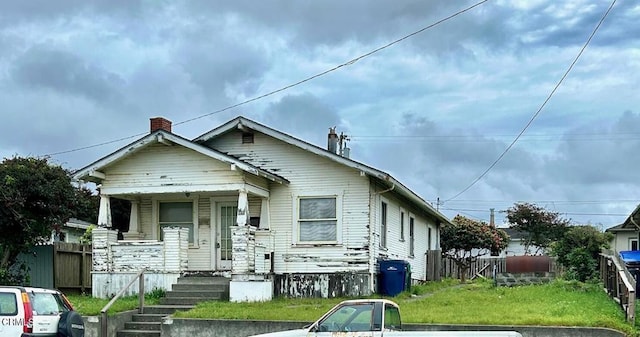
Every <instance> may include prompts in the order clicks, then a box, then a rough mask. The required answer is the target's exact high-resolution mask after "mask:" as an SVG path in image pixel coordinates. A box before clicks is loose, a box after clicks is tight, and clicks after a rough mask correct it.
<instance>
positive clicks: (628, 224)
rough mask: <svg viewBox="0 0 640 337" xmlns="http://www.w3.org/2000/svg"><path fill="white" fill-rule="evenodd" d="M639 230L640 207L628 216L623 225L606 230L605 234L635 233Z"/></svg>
mask: <svg viewBox="0 0 640 337" xmlns="http://www.w3.org/2000/svg"><path fill="white" fill-rule="evenodd" d="M639 230H640V205H638V206H636V208H635V209H634V210H633V212H631V214H629V216H628V217H627V218H626V219H625V220H624V222H623V223H621V224H619V225H617V226H613V227H610V228H607V229H606V230H605V232H611V233H616V232H637V231H639Z"/></svg>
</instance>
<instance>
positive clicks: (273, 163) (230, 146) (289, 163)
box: [210, 132, 369, 273]
mask: <svg viewBox="0 0 640 337" xmlns="http://www.w3.org/2000/svg"><path fill="white" fill-rule="evenodd" d="M241 135H242V134H241V133H240V132H237V133H236V132H233V133H230V134H227V135H225V136H222V137H220V138H217V139H215V140H214V142H213V143H210V145H211V146H212V147H214V148H216V149H217V150H219V151H222V152H226V153H229V154H231V155H233V156H237V157H239V158H240V159H242V160H244V161H247V162H249V163H251V164H253V165H256V166H258V167H261V168H263V169H266V170H269V171H271V172H273V173H275V174H278V175H280V176H282V177H284V178H286V179H287V180H289V182H290V184H289V185H288V186H287V185H280V184H275V183H271V184H270V186H271V188H270V198H269V199H270V212H271V221H270V229H271V235H273V238H272V239H273V243H274V254H275V256H274V259H275V261H274V269H275V270H274V271H275V272H276V273H333V272H342V271H345V272H346V271H360V272H368V271H369V264H368V261H369V252H368V245H369V239H368V238H369V229H368V225H369V187H368V186H369V180H368V178H367V177H363V176H360V173H359V172H358V171H357V170H354V169H351V168H348V167H344V166H341V165H338V164H335V163H334V162H332V161H330V160H329V159H326V158H322V157H320V156H317V155H314V154H312V153H309V152H307V151H305V150H302V149H299V148H297V147H294V146H291V145H288V144H286V143H284V142H281V141H278V140H276V139H273V138H271V137H268V136H265V135H262V134H260V133H256V134H255V137H254V143H253V144H242V137H241ZM321 194H337V195H340V198H341V200H342V205H341V208H342V214H341V217H340V218H339V219H338V222H339V225H338V226H339V229H341V233H340V234H339V235H338V236H341V237H342V241H341V242H339V243H338V244H337V245H298V244H295V241H296V240H295V238H294V237H293V233H294V231H293V230H294V227H293V226H296V225H297V224H296V223H295V221H294V220H295V216H296V211H297V210H296V207H295V205H296V200H297V197H298V196H312V195H321ZM251 212H253V211H251ZM252 214H253V213H252ZM257 215H258V214H257ZM257 215H256V216H257Z"/></svg>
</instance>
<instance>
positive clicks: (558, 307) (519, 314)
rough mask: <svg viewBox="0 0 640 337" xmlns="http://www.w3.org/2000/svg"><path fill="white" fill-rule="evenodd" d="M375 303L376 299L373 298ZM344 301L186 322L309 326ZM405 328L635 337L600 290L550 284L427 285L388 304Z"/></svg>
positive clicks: (238, 311)
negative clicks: (588, 330) (607, 332)
mask: <svg viewBox="0 0 640 337" xmlns="http://www.w3.org/2000/svg"><path fill="white" fill-rule="evenodd" d="M373 297H379V296H373ZM342 300H344V299H284V298H278V299H274V300H273V301H270V302H262V303H230V302H203V303H200V304H198V305H197V306H196V308H194V309H192V310H190V311H186V312H178V313H176V316H177V317H185V318H187V317H188V318H221V319H256V320H290V321H308V322H311V321H314V320H316V319H317V318H318V317H320V316H321V315H322V314H324V313H325V312H326V311H327V310H329V309H330V308H331V307H332V306H334V305H335V304H337V303H339V302H340V301H342ZM392 300H394V301H395V302H396V303H398V304H399V305H400V309H401V312H402V319H403V322H405V323H442V324H491V325H493V324H495V325H541V326H585V327H606V328H612V329H616V330H620V331H623V332H625V333H626V334H628V335H630V336H638V335H639V333H638V332H639V331H640V330H638V329H637V328H635V327H633V326H631V325H630V324H628V323H626V322H625V317H624V313H623V312H622V310H621V309H620V308H619V306H618V305H617V304H616V303H615V302H614V301H612V300H611V299H610V298H609V297H608V296H607V295H606V294H605V293H604V292H603V291H602V289H601V287H600V286H599V285H595V284H582V283H576V282H566V281H561V280H558V281H555V282H553V283H550V284H545V285H532V286H521V287H512V288H506V287H494V286H493V285H492V283H491V282H489V281H476V282H473V283H467V284H460V283H459V281H457V280H444V281H442V282H429V283H427V284H424V285H420V286H415V287H412V289H411V291H410V292H405V293H402V294H400V295H398V296H396V297H395V298H392Z"/></svg>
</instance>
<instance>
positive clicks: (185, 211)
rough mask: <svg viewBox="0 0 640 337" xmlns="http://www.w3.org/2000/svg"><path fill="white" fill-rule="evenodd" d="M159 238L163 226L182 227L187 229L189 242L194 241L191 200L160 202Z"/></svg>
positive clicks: (161, 238)
mask: <svg viewBox="0 0 640 337" xmlns="http://www.w3.org/2000/svg"><path fill="white" fill-rule="evenodd" d="M158 213H159V214H158V224H159V226H160V240H163V237H162V229H163V228H165V227H182V228H187V229H188V230H189V243H190V244H193V243H194V233H193V232H194V228H193V227H194V226H193V202H191V201H187V202H180V201H178V202H160V203H159V212H158Z"/></svg>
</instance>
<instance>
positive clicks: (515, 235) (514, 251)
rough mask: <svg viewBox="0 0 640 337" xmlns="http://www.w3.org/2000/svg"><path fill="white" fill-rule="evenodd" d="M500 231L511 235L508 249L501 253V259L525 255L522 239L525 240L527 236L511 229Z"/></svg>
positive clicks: (506, 228)
mask: <svg viewBox="0 0 640 337" xmlns="http://www.w3.org/2000/svg"><path fill="white" fill-rule="evenodd" d="M500 229H502V230H503V231H505V232H506V233H507V235H509V245H507V248H505V249H504V250H503V251H502V252H500V257H505V256H522V255H525V251H524V245H523V244H522V239H523V238H524V236H525V234H524V233H523V232H521V231H518V230H516V229H514V228H511V227H505V228H500Z"/></svg>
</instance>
